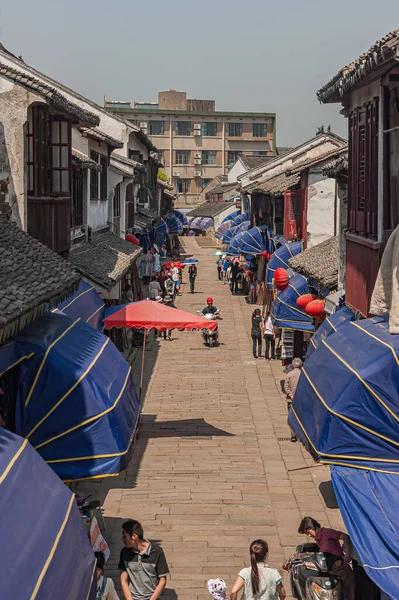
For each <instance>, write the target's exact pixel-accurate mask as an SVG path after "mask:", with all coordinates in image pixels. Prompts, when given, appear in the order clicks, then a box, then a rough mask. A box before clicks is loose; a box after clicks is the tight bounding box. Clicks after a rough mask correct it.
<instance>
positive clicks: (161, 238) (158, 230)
mask: <svg viewBox="0 0 399 600" xmlns="http://www.w3.org/2000/svg"><path fill="white" fill-rule="evenodd" d="M167 233H168V226H167V224H166V221H165V220H164V219H161V220H160V221H159V223H158V225H156V226H155V232H154V241H155V244H156V245H157V246H158V248H159V249H161V248H162V246H163V244H164V243H165V240H166V234H167Z"/></svg>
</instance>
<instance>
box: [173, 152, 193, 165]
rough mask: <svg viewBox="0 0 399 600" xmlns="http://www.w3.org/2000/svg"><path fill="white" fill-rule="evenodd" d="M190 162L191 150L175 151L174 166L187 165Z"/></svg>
mask: <svg viewBox="0 0 399 600" xmlns="http://www.w3.org/2000/svg"><path fill="white" fill-rule="evenodd" d="M190 161H191V150H176V162H175V164H176V165H179V166H180V165H189V164H190Z"/></svg>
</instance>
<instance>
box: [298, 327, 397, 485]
mask: <svg viewBox="0 0 399 600" xmlns="http://www.w3.org/2000/svg"><path fill="white" fill-rule="evenodd" d="M398 356H399V336H397V335H390V334H389V331H388V322H387V319H384V318H383V317H375V318H372V319H365V320H363V321H358V322H352V323H349V324H348V325H343V326H342V327H340V329H338V331H337V332H335V333H333V334H332V335H330V336H329V337H328V338H327V339H324V340H323V341H322V342H321V344H320V345H319V346H318V348H317V350H315V351H314V352H313V354H312V355H311V356H310V358H309V360H307V361H306V364H305V367H304V368H303V371H302V375H301V377H300V380H299V383H298V387H297V390H296V394H295V400H294V403H293V406H292V409H293V410H292V413H291V414H290V416H289V419H290V423H291V426H292V428H293V429H295V431H296V432H297V434H298V437H300V439H301V440H302V441H303V442H304V443H305V444H306V446H307V447H308V448H309V449H310V450H311V451H312V453H313V454H314V455H315V456H316V457H317V458H319V459H320V460H321V461H322V462H327V463H333V464H342V465H344V466H351V467H357V468H360V469H362V468H364V467H365V468H367V469H376V470H382V471H387V472H393V473H398V474H399V455H398V449H399V426H398V423H399V394H398V390H399V368H398V366H399V358H398ZM326 366H327V368H321V367H326ZM398 481H399V479H398Z"/></svg>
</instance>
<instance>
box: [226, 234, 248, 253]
mask: <svg viewBox="0 0 399 600" xmlns="http://www.w3.org/2000/svg"><path fill="white" fill-rule="evenodd" d="M245 233H246V232H245V231H239V232H238V233H237V234H236V235H235V236H234V237H233V239H232V240H231V242H230V245H229V249H228V250H227V254H230V256H240V255H241V254H242V252H241V240H242V237H243V236H244V235H245Z"/></svg>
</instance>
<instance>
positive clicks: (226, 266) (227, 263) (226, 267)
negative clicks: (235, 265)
mask: <svg viewBox="0 0 399 600" xmlns="http://www.w3.org/2000/svg"><path fill="white" fill-rule="evenodd" d="M230 265H231V261H230V260H229V259H228V258H227V256H225V257H224V260H223V272H222V277H223V285H225V284H226V281H228V277H227V271H228V270H229V268H230Z"/></svg>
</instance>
